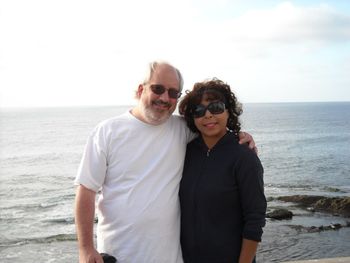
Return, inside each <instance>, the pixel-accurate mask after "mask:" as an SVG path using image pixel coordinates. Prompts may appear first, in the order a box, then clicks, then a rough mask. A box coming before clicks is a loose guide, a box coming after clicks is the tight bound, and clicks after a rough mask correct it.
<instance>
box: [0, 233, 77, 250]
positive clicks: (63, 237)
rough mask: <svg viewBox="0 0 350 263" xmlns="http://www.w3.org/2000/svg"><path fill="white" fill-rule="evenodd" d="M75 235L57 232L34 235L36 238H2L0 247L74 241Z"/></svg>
mask: <svg viewBox="0 0 350 263" xmlns="http://www.w3.org/2000/svg"><path fill="white" fill-rule="evenodd" d="M76 240H77V237H76V235H75V234H58V235H53V236H47V237H36V238H23V239H16V240H2V241H1V243H0V247H15V246H22V245H26V244H46V243H52V242H64V241H76Z"/></svg>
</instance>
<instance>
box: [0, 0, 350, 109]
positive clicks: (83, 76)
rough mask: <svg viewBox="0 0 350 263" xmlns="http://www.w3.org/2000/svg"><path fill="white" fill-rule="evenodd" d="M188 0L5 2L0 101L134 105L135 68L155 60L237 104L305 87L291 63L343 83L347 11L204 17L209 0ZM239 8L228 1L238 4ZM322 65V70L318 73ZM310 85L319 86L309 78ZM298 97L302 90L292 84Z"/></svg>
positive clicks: (294, 9) (0, 26)
mask: <svg viewBox="0 0 350 263" xmlns="http://www.w3.org/2000/svg"><path fill="white" fill-rule="evenodd" d="M197 2H198V3H197ZM197 2H196V0H193V1H186V0H178V1H175V0H174V1H165V0H151V1H141V0H131V1H102V2H98V3H97V2H96V1H77V0H71V1H67V0H62V1H59V2H58V1H46V0H33V1H19V0H13V1H4V2H3V3H2V4H1V5H2V7H1V16H0V51H1V53H0V86H1V89H2V91H1V94H0V96H1V98H0V99H1V100H2V101H1V104H2V105H17V106H19V105H22V106H28V105H29V106H33V105H34V106H35V105H72V104H129V103H133V102H134V100H133V91H134V89H135V88H136V87H137V83H138V80H139V77H141V76H140V75H139V73H140V72H143V71H142V70H141V69H140V67H141V66H140V65H142V66H143V65H144V64H145V63H146V62H147V61H149V60H152V59H157V58H161V59H165V60H169V61H170V62H172V63H173V64H174V65H176V66H178V67H179V68H180V70H181V71H182V72H183V73H184V77H185V85H186V88H191V86H192V84H193V82H195V81H200V80H202V79H204V78H208V77H211V76H216V77H220V78H222V79H223V80H225V81H227V82H229V83H232V85H233V86H235V87H238V88H239V90H238V94H239V95H241V96H240V97H242V98H244V101H259V100H260V99H262V100H266V101H273V100H282V99H283V98H284V99H288V96H289V94H290V96H291V98H292V99H293V100H294V99H295V100H297V99H298V98H297V96H296V95H295V92H294V93H293V94H292V92H289V91H286V90H287V88H286V89H284V90H283V89H281V86H283V85H281V84H282V83H283V82H285V83H288V85H286V86H288V89H291V88H292V87H293V85H294V86H296V85H298V87H305V86H307V87H310V80H309V79H307V78H308V75H307V74H300V71H298V70H297V69H298V67H299V66H300V67H302V68H303V71H302V72H305V70H306V71H308V72H310V74H311V75H312V76H318V75H319V76H322V78H323V84H322V83H321V84H322V85H323V86H325V85H326V84H325V83H327V85H330V84H329V83H330V82H332V80H325V79H324V78H325V76H329V78H332V77H334V76H336V77H338V78H339V81H338V80H337V81H338V82H339V83H340V84H341V85H342V86H344V85H349V82H350V80H349V77H347V74H345V71H344V67H342V64H340V63H344V62H342V61H345V58H344V59H340V58H339V57H340V55H339V51H338V50H339V47H340V50H342V51H343V52H344V53H347V57H349V52H350V51H349V48H346V47H345V46H346V43H349V41H350V32H349V31H350V30H349V28H350V15H349V14H348V13H344V14H343V13H341V12H340V11H337V10H334V9H332V7H331V6H327V5H318V6H314V7H301V6H295V5H293V4H291V3H289V2H285V3H283V4H280V5H277V6H276V7H274V8H272V9H256V10H254V9H250V11H248V12H245V13H242V14H241V15H240V16H236V17H232V16H231V17H230V18H229V19H227V13H230V12H226V16H223V17H220V15H219V14H217V15H216V16H215V17H214V16H213V17H210V18H209V17H206V16H205V15H203V14H204V13H201V12H202V11H203V8H205V9H206V11H208V10H210V7H211V6H210V5H211V2H209V1H206V2H205V3H204V6H202V4H201V3H199V1H197ZM244 2H245V1H239V0H235V1H234V3H235V5H237V6H238V5H240V4H243V3H244ZM196 4H200V6H199V7H198V6H196ZM219 5H220V7H217V9H215V10H216V11H219V10H222V9H224V8H225V7H226V6H227V7H232V3H231V2H228V1H227V0H222V1H220V4H219ZM235 10H236V9H235ZM226 11H227V10H226ZM333 53H334V56H333V55H332V54H333ZM345 55H346V54H345ZM323 64H325V65H326V64H329V65H331V67H330V68H327V69H325V68H324V67H322V65H323ZM335 69H337V71H339V73H334V72H333V71H335ZM328 72H330V73H329V74H328ZM322 78H321V79H322ZM304 83H306V84H305V85H304ZM311 86H320V83H318V82H317V80H313V85H311ZM326 88H327V87H326V86H325V88H324V89H326ZM300 89H301V88H300ZM343 90H345V89H344V88H343ZM298 93H300V94H302V93H305V92H303V91H302V90H299V88H298ZM344 93H345V92H343V93H342V96H343V97H344ZM327 94H328V92H327ZM345 97H346V96H345ZM348 97H349V96H348ZM302 98H303V97H302V95H300V98H299V100H300V99H302Z"/></svg>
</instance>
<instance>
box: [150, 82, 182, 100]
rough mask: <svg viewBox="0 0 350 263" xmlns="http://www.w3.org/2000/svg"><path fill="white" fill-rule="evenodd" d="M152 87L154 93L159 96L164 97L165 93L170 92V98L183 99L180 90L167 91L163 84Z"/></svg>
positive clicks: (171, 89)
mask: <svg viewBox="0 0 350 263" xmlns="http://www.w3.org/2000/svg"><path fill="white" fill-rule="evenodd" d="M150 87H151V90H152V92H153V93H154V94H157V95H162V94H163V93H164V92H165V91H168V96H169V98H172V99H178V98H180V97H181V92H180V91H179V90H177V89H174V88H170V89H167V88H165V87H164V86H163V85H162V84H152V85H150Z"/></svg>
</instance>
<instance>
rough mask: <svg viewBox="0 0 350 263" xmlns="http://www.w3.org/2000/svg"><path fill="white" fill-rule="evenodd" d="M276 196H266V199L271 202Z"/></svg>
mask: <svg viewBox="0 0 350 263" xmlns="http://www.w3.org/2000/svg"><path fill="white" fill-rule="evenodd" d="M274 199H275V198H273V197H272V196H269V197H266V201H267V202H271V201H273V200H274Z"/></svg>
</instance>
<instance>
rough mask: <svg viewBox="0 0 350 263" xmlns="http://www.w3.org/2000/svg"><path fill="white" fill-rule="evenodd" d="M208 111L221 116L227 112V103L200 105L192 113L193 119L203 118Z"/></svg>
mask: <svg viewBox="0 0 350 263" xmlns="http://www.w3.org/2000/svg"><path fill="white" fill-rule="evenodd" d="M207 110H208V111H209V112H210V113H211V114H221V113H223V112H224V111H225V103H223V102H222V101H214V102H211V103H209V104H208V106H204V105H202V104H199V105H197V107H196V108H195V109H194V110H193V112H192V114H193V117H194V118H200V117H203V116H204V115H205V113H206V111H207Z"/></svg>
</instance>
